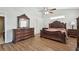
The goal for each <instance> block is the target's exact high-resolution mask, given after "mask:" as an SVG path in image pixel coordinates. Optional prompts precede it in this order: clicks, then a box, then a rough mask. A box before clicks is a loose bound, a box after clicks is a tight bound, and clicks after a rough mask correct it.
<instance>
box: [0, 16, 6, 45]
mask: <svg viewBox="0 0 79 59" xmlns="http://www.w3.org/2000/svg"><path fill="white" fill-rule="evenodd" d="M4 31H5V29H4V17H3V16H0V43H2V42H3V41H4V40H5V39H4V33H5V32H4Z"/></svg>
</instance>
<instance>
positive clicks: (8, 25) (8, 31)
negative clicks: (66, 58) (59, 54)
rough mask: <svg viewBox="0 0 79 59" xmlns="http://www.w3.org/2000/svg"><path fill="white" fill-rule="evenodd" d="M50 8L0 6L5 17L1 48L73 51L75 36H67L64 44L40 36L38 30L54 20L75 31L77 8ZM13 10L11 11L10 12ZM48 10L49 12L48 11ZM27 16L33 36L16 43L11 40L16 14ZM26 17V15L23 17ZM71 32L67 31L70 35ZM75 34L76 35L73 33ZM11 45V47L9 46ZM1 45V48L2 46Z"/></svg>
mask: <svg viewBox="0 0 79 59" xmlns="http://www.w3.org/2000/svg"><path fill="white" fill-rule="evenodd" d="M51 9H52V8H48V9H46V7H45V8H43V7H13V8H11V7H3V8H2V7H0V15H3V16H4V17H5V44H2V45H0V49H1V50H6V51H10V50H13V51H14V50H25V51H28V50H34V51H42V50H44V51H49V50H51V51H67V50H68V51H74V50H76V47H77V37H76V38H73V37H68V38H69V39H68V40H67V41H68V42H67V43H66V44H63V43H60V42H57V41H53V40H49V39H46V38H41V37H40V30H42V28H48V27H49V24H50V23H52V22H54V21H60V22H63V23H66V29H67V30H69V32H73V31H75V32H76V31H77V20H76V18H78V16H79V14H78V12H79V8H64V7H63V8H56V10H55V9H53V11H52V12H50V10H51ZM12 11H13V12H12ZM48 12H50V13H48ZM22 15H25V16H27V19H30V23H29V27H30V28H34V29H33V30H34V37H32V38H29V39H28V40H27V39H26V40H22V41H19V42H16V43H11V42H12V41H13V37H14V35H13V29H17V27H18V21H17V20H18V19H17V16H22ZM25 18H26V17H25ZM70 34H71V33H69V35H70ZM73 36H76V35H73ZM11 46H13V47H14V48H13V47H11ZM2 47H3V48H2Z"/></svg>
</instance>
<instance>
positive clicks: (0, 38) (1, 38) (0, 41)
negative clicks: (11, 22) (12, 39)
mask: <svg viewBox="0 0 79 59" xmlns="http://www.w3.org/2000/svg"><path fill="white" fill-rule="evenodd" d="M0 44H4V40H3V36H0Z"/></svg>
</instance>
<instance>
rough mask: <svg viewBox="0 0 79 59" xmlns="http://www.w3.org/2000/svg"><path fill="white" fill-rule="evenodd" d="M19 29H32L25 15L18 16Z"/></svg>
mask: <svg viewBox="0 0 79 59" xmlns="http://www.w3.org/2000/svg"><path fill="white" fill-rule="evenodd" d="M17 18H18V21H17V27H18V28H29V27H30V19H29V18H28V17H27V16H26V15H25V14H23V15H21V16H18V17H17Z"/></svg>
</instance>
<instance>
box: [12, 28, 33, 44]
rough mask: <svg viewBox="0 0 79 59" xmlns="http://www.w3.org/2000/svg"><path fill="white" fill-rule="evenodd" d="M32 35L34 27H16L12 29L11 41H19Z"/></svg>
mask: <svg viewBox="0 0 79 59" xmlns="http://www.w3.org/2000/svg"><path fill="white" fill-rule="evenodd" d="M30 37H34V28H18V29H13V42H14V43H15V42H17V41H21V40H24V39H28V38H30Z"/></svg>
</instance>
